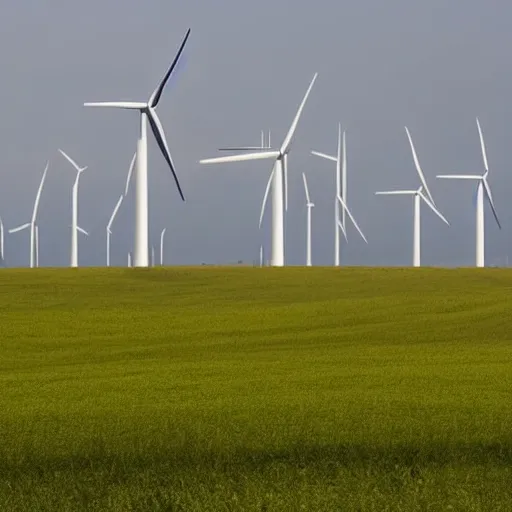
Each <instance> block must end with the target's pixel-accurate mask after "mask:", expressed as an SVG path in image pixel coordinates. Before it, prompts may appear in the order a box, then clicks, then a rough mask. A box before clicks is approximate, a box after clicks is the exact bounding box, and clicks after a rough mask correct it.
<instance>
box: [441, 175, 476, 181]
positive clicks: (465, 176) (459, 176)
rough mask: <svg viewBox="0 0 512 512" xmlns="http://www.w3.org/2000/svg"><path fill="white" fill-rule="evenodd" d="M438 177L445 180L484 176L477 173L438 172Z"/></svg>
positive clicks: (474, 178) (470, 178)
mask: <svg viewBox="0 0 512 512" xmlns="http://www.w3.org/2000/svg"><path fill="white" fill-rule="evenodd" d="M436 178H441V179H443V180H481V179H482V176H477V175H475V174H438V175H437V176H436Z"/></svg>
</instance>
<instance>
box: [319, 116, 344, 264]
mask: <svg viewBox="0 0 512 512" xmlns="http://www.w3.org/2000/svg"><path fill="white" fill-rule="evenodd" d="M311 154H313V155H315V156H319V157H321V158H325V159H326V160H330V161H332V162H335V163H336V197H335V198H334V266H335V267H339V265H340V231H342V232H345V229H346V223H345V220H346V217H345V209H344V208H343V209H342V211H341V219H340V202H339V201H338V196H340V197H341V198H342V199H343V200H344V201H345V203H346V202H347V145H346V137H345V132H343V136H342V133H341V123H340V124H338V150H337V152H336V156H331V155H327V154H325V153H320V152H318V151H311ZM340 223H341V226H343V228H340Z"/></svg>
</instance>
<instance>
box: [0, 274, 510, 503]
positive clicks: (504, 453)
mask: <svg viewBox="0 0 512 512" xmlns="http://www.w3.org/2000/svg"><path fill="white" fill-rule="evenodd" d="M511 312H512V271H509V270H506V269H429V268H419V269H412V268H411V269H401V268H386V269H385V268H341V269H336V268H314V267H313V268H298V267H297V268H293V267H289V268H230V267H197V268H192V267H190V268H189V267H167V268H151V269H116V268H110V269H91V268H89V269H32V270H31V269H20V270H10V269H3V270H1V272H0V510H5V511H9V512H10V511H61V510H65V511H127V510H132V511H147V510H151V511H198V512H199V511H201V512H204V511H217V510H219V511H220V510H222V511H235V510H236V511H238V510H240V511H242V510H243V511H281V510H283V511H295V510H297V511H298V510H307V511H330V510H333V511H334V510H343V511H344V510H347V511H352V510H354V511H379V512H381V511H395V510H396V511H398V510H402V511H415V510H418V511H419V510H430V511H441V510H451V511H465V512H467V511H484V510H485V511H500V510H501V511H510V510H511V509H512V315H511Z"/></svg>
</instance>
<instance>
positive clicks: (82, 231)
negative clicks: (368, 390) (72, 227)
mask: <svg viewBox="0 0 512 512" xmlns="http://www.w3.org/2000/svg"><path fill="white" fill-rule="evenodd" d="M76 230H77V231H80V233H82V234H83V235H85V236H89V233H87V231H85V229H82V228H81V227H80V226H77V227H76Z"/></svg>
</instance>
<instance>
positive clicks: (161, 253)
mask: <svg viewBox="0 0 512 512" xmlns="http://www.w3.org/2000/svg"><path fill="white" fill-rule="evenodd" d="M166 231H167V228H164V229H162V232H161V233H160V265H163V264H164V236H165V232H166Z"/></svg>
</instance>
